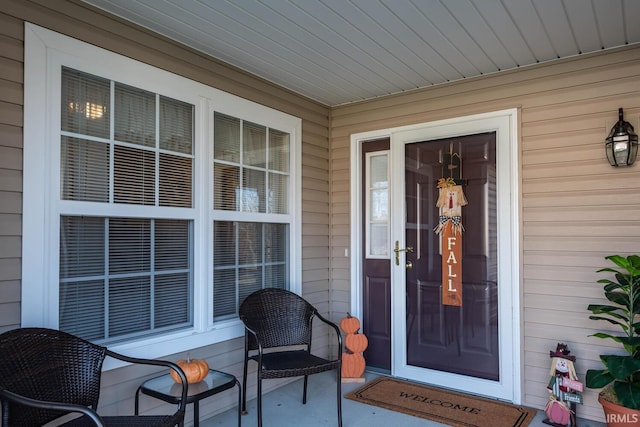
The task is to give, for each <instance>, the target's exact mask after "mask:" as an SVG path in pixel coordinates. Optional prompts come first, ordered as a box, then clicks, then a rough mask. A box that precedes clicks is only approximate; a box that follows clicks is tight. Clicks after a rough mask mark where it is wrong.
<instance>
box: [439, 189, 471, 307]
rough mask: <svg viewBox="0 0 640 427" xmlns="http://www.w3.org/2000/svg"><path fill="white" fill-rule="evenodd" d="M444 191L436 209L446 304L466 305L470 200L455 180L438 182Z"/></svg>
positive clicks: (440, 195) (443, 298)
mask: <svg viewBox="0 0 640 427" xmlns="http://www.w3.org/2000/svg"><path fill="white" fill-rule="evenodd" d="M438 189H439V191H440V194H439V197H438V202H437V203H436V206H437V207H438V208H440V217H439V222H438V225H437V226H436V228H435V229H434V231H435V232H436V233H438V234H440V249H441V253H442V304H444V305H455V306H461V305H462V231H463V230H464V227H463V226H462V206H465V205H466V204H467V199H466V198H465V196H464V193H463V192H462V186H460V185H456V184H455V181H454V180H453V179H451V178H447V179H444V178H441V179H440V180H439V181H438Z"/></svg>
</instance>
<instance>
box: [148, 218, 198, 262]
mask: <svg viewBox="0 0 640 427" xmlns="http://www.w3.org/2000/svg"><path fill="white" fill-rule="evenodd" d="M189 228H190V226H189V222H188V221H183V220H171V219H158V220H156V221H155V240H154V243H155V251H154V252H155V253H154V255H155V256H154V263H155V269H156V271H160V270H170V269H188V268H189V262H190V255H191V241H190V240H191V239H190V234H191V233H190V232H189Z"/></svg>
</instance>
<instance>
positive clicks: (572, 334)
mask: <svg viewBox="0 0 640 427" xmlns="http://www.w3.org/2000/svg"><path fill="white" fill-rule="evenodd" d="M619 107H623V108H624V113H625V120H627V121H629V122H631V124H633V126H634V127H635V129H636V130H638V129H639V128H640V126H639V120H638V117H639V116H640V48H639V47H635V48H622V49H619V50H616V51H611V52H608V53H600V54H597V55H590V56H584V57H578V58H574V59H570V60H563V61H561V62H555V63H553V64H542V65H537V66H534V67H530V68H525V69H521V70H518V71H515V72H505V73H503V74H499V75H492V76H485V77H483V78H478V79H470V80H467V81H461V82H456V83H451V84H448V85H444V86H440V87H433V88H429V89H425V90H417V91H414V92H410V93H406V94H403V95H398V96H389V97H385V98H381V99H377V100H372V101H368V102H362V103H358V104H351V105H346V106H342V107H337V108H334V109H333V110H332V127H331V129H332V139H331V169H332V174H331V180H332V181H331V187H332V193H331V209H332V216H331V224H332V228H331V233H332V234H331V247H332V256H333V257H334V259H333V261H332V269H331V281H332V286H333V292H334V299H338V298H339V299H340V300H339V301H334V307H343V308H342V309H346V307H349V304H350V299H349V298H350V290H351V283H350V280H349V279H350V263H349V261H348V260H347V259H345V257H344V248H346V247H348V246H349V233H350V224H349V222H350V212H349V209H350V203H351V200H350V195H349V188H350V187H349V186H350V184H349V179H350V169H349V168H350V165H351V159H350V158H349V155H350V150H349V144H350V135H351V134H354V133H359V132H364V131H372V130H376V129H385V128H392V127H396V126H402V125H408V124H415V123H421V122H429V121H434V120H439V119H445V118H451V117H458V116H465V115H469V114H476V113H483V112H489V111H496V110H502V109H509V108H519V109H520V113H519V114H520V115H519V117H520V138H521V140H520V141H519V144H520V145H519V147H520V153H519V155H520V159H521V161H520V165H519V169H520V183H519V187H520V194H521V212H520V220H521V230H520V239H521V248H522V254H521V260H522V261H521V262H522V265H521V266H520V268H521V271H522V274H521V277H522V283H521V284H520V291H521V295H522V298H521V299H522V306H521V307H520V310H522V318H523V325H522V327H521V331H522V343H523V348H522V352H523V361H524V366H523V371H522V377H523V385H522V387H523V394H522V395H523V403H524V404H526V405H529V406H533V407H536V408H544V406H545V404H546V402H547V399H548V393H547V390H546V385H547V382H548V380H549V368H550V359H549V351H550V350H553V349H555V347H556V343H558V342H565V343H567V344H568V345H569V348H570V350H571V352H572V354H574V355H575V356H576V357H577V361H576V363H575V366H576V370H577V374H578V377H579V379H581V380H584V376H585V372H586V370H587V369H590V368H597V367H599V366H600V363H599V358H598V355H599V354H600V353H601V352H602V351H603V350H604V349H605V346H611V343H610V342H607V341H605V340H601V339H598V338H591V337H589V335H590V334H592V333H594V332H595V331H596V330H602V329H605V328H608V326H607V325H606V324H604V323H603V322H596V321H591V320H589V319H588V316H589V314H590V313H589V312H588V311H587V310H586V307H587V305H588V304H590V303H598V302H604V298H603V297H602V292H601V285H599V284H597V283H596V281H597V280H598V279H599V278H601V277H602V276H601V275H599V274H597V273H596V270H597V269H598V268H600V267H604V266H607V265H608V262H607V261H606V260H604V256H606V255H610V254H621V255H628V254H631V253H639V252H640V226H639V225H638V221H637V218H638V217H640V191H639V190H640V165H639V164H635V165H633V166H632V167H629V168H612V167H611V166H609V164H608V162H607V160H606V158H605V156H604V149H603V148H604V139H605V137H606V136H607V134H608V132H609V130H610V129H611V127H612V126H613V125H614V123H615V122H616V121H617V118H618V115H617V112H618V108H619ZM515 286H517V284H516V285H515ZM584 396H585V402H584V405H578V409H577V411H578V416H579V417H584V418H589V419H595V420H599V421H603V419H604V418H603V417H604V416H603V413H602V410H601V408H600V405H599V404H598V403H597V401H596V399H597V393H596V392H594V391H592V390H587V391H586V392H585V393H584Z"/></svg>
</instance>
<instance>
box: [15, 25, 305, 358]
mask: <svg viewBox="0 0 640 427" xmlns="http://www.w3.org/2000/svg"><path fill="white" fill-rule="evenodd" d="M61 65H65V66H68V67H71V68H76V69H79V70H81V71H84V72H89V73H93V74H97V75H101V76H105V77H107V78H109V79H112V80H117V81H118V82H120V83H125V84H129V85H132V86H135V87H139V88H142V89H146V90H149V91H152V92H158V93H161V94H162V95H165V96H169V97H172V98H175V99H179V100H182V101H185V102H189V103H191V104H194V105H195V108H196V115H195V117H196V127H195V133H194V137H195V147H194V155H195V162H194V195H195V197H194V206H193V208H192V209H186V208H180V209H176V208H161V209H159V211H160V215H161V216H163V215H165V214H166V216H167V217H176V212H181V214H178V216H180V215H182V216H184V217H185V218H187V219H193V218H195V220H194V326H193V328H191V329H189V330H183V331H179V332H175V333H170V334H166V335H162V336H156V337H151V338H148V339H141V340H139V341H136V342H128V343H123V344H117V345H112V346H110V348H112V349H113V350H115V351H119V352H123V353H125V354H128V355H131V356H139V357H150V358H157V357H163V356H167V355H169V354H174V353H179V352H183V351H186V350H189V349H192V348H196V347H201V346H205V345H211V344H214V343H217V342H221V341H225V340H228V339H233V338H237V337H240V336H242V335H243V334H244V328H243V327H242V324H241V322H240V321H239V320H237V319H236V320H229V321H225V322H216V323H215V324H214V323H213V320H212V319H213V313H212V309H213V308H212V304H211V289H212V273H211V272H212V262H213V261H212V259H213V256H212V253H213V252H212V251H213V248H212V247H213V243H212V242H213V221H212V218H211V216H210V212H211V208H210V206H209V203H210V201H211V197H210V195H211V194H212V191H213V188H212V186H213V182H212V181H213V180H212V178H211V176H212V175H211V168H212V164H213V163H212V161H211V159H212V157H211V156H212V153H211V152H210V151H211V150H210V141H211V138H212V135H213V132H212V130H213V127H212V122H213V119H212V113H211V112H212V111H219V112H221V113H224V114H228V115H231V116H234V117H237V118H240V119H245V120H248V121H252V122H255V121H256V118H260V121H259V122H260V123H262V124H266V125H268V126H269V127H273V128H276V129H278V130H280V131H283V132H288V133H289V134H290V135H291V141H290V143H291V145H290V150H291V151H290V152H291V158H290V176H291V183H292V185H291V186H290V190H289V194H288V197H289V201H290V214H288V215H286V217H287V218H284V219H286V222H289V224H290V233H291V236H292V239H291V248H290V272H289V274H290V289H291V290H292V291H294V292H296V293H301V291H302V286H301V279H302V268H301V265H302V255H301V253H302V250H301V248H302V245H301V212H302V206H301V168H300V164H301V149H300V146H301V141H302V130H301V129H302V120H301V119H300V118H298V117H294V116H291V115H288V114H285V113H282V112H280V111H277V110H274V109H271V108H268V107H265V106H263V105H260V104H257V103H254V102H252V101H248V100H246V99H243V98H240V97H237V96H234V95H231V94H229V93H226V92H222V91H220V90H217V89H214V88H212V87H209V86H206V85H203V84H200V83H197V82H195V81H192V80H189V79H187V78H184V77H181V76H178V75H175V74H172V73H169V72H167V71H164V70H161V69H158V68H155V67H152V66H150V65H147V64H144V63H141V62H139V61H135V60H133V59H130V58H127V57H124V56H122V55H118V54H116V53H113V52H110V51H107V50H104V49H101V48H98V47H95V46H92V45H90V44H88V43H85V42H82V41H79V40H77V39H73V38H70V37H68V36H64V35H62V34H59V33H56V32H53V31H50V30H47V29H45V28H42V27H39V26H36V25H33V24H31V23H25V80H24V117H25V121H24V122H25V123H24V150H23V153H24V170H23V183H24V184H23V188H24V192H23V225H22V227H23V230H22V242H23V244H22V266H23V267H22V302H21V312H22V319H21V322H22V326H24V327H27V326H42V327H50V328H57V326H58V309H57V301H58V265H59V256H58V250H57V248H58V243H59V216H60V206H61V205H62V204H63V202H60V201H59V192H60V177H59V168H57V167H52V166H53V165H55V163H56V162H58V164H59V155H60V154H59V151H60V148H59V140H58V138H57V135H59V132H60V129H59V117H60V101H59V100H60V83H59V82H60V67H61ZM122 70H126V72H123V71H122ZM56 79H57V80H56ZM56 118H58V119H57V120H56ZM96 205H99V204H89V203H87V212H91V213H92V214H96V213H97V214H100V209H104V207H100V206H98V207H97V209H94V208H95V207H96ZM108 209H109V213H111V214H113V212H114V209H113V207H109V208H108ZM118 209H120V211H118V214H120V213H121V214H122V215H123V216H127V215H131V214H133V211H134V209H131V208H130V207H126V206H125V207H118V208H117V209H116V211H117V210H118ZM185 211H190V212H189V213H187V214H185ZM138 215H139V214H138ZM279 219H280V220H279V221H276V222H281V221H282V219H283V216H279ZM53 302H55V303H53ZM116 366H119V364H116V363H111V364H107V365H105V369H110V368H113V367H116Z"/></svg>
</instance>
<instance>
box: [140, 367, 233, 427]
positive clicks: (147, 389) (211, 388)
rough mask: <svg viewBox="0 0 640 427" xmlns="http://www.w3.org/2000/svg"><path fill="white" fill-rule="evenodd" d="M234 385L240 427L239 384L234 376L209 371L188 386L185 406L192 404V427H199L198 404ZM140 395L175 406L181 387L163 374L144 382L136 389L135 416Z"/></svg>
mask: <svg viewBox="0 0 640 427" xmlns="http://www.w3.org/2000/svg"><path fill="white" fill-rule="evenodd" d="M236 385H237V386H238V427H241V423H242V421H241V418H242V417H241V411H242V408H241V403H242V388H241V387H240V382H239V381H238V380H237V379H236V377H235V376H233V375H231V374H227V373H225V372H221V371H216V370H214V369H210V370H209V374H208V375H207V376H206V377H205V379H204V380H202V381H200V382H199V383H195V384H189V392H188V394H187V404H189V403H193V425H194V427H198V426H199V425H200V408H199V402H200V401H201V400H202V399H204V398H206V397H209V396H213V395H214V394H217V393H220V392H223V391H225V390H228V389H230V388H233V386H236ZM140 393H142V394H146V395H148V396H151V397H155V398H156V399H160V400H164V401H165V402H168V403H174V404H176V405H177V404H178V403H179V402H180V394H181V393H182V386H181V385H180V384H177V383H176V382H175V381H173V379H172V378H171V376H170V375H169V374H164V375H161V376H159V377H155V378H151V379H150V380H147V381H145V382H144V383H142V385H141V386H140V387H138V390H136V403H135V413H136V415H137V414H138V409H139V406H138V398H139V397H140Z"/></svg>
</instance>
